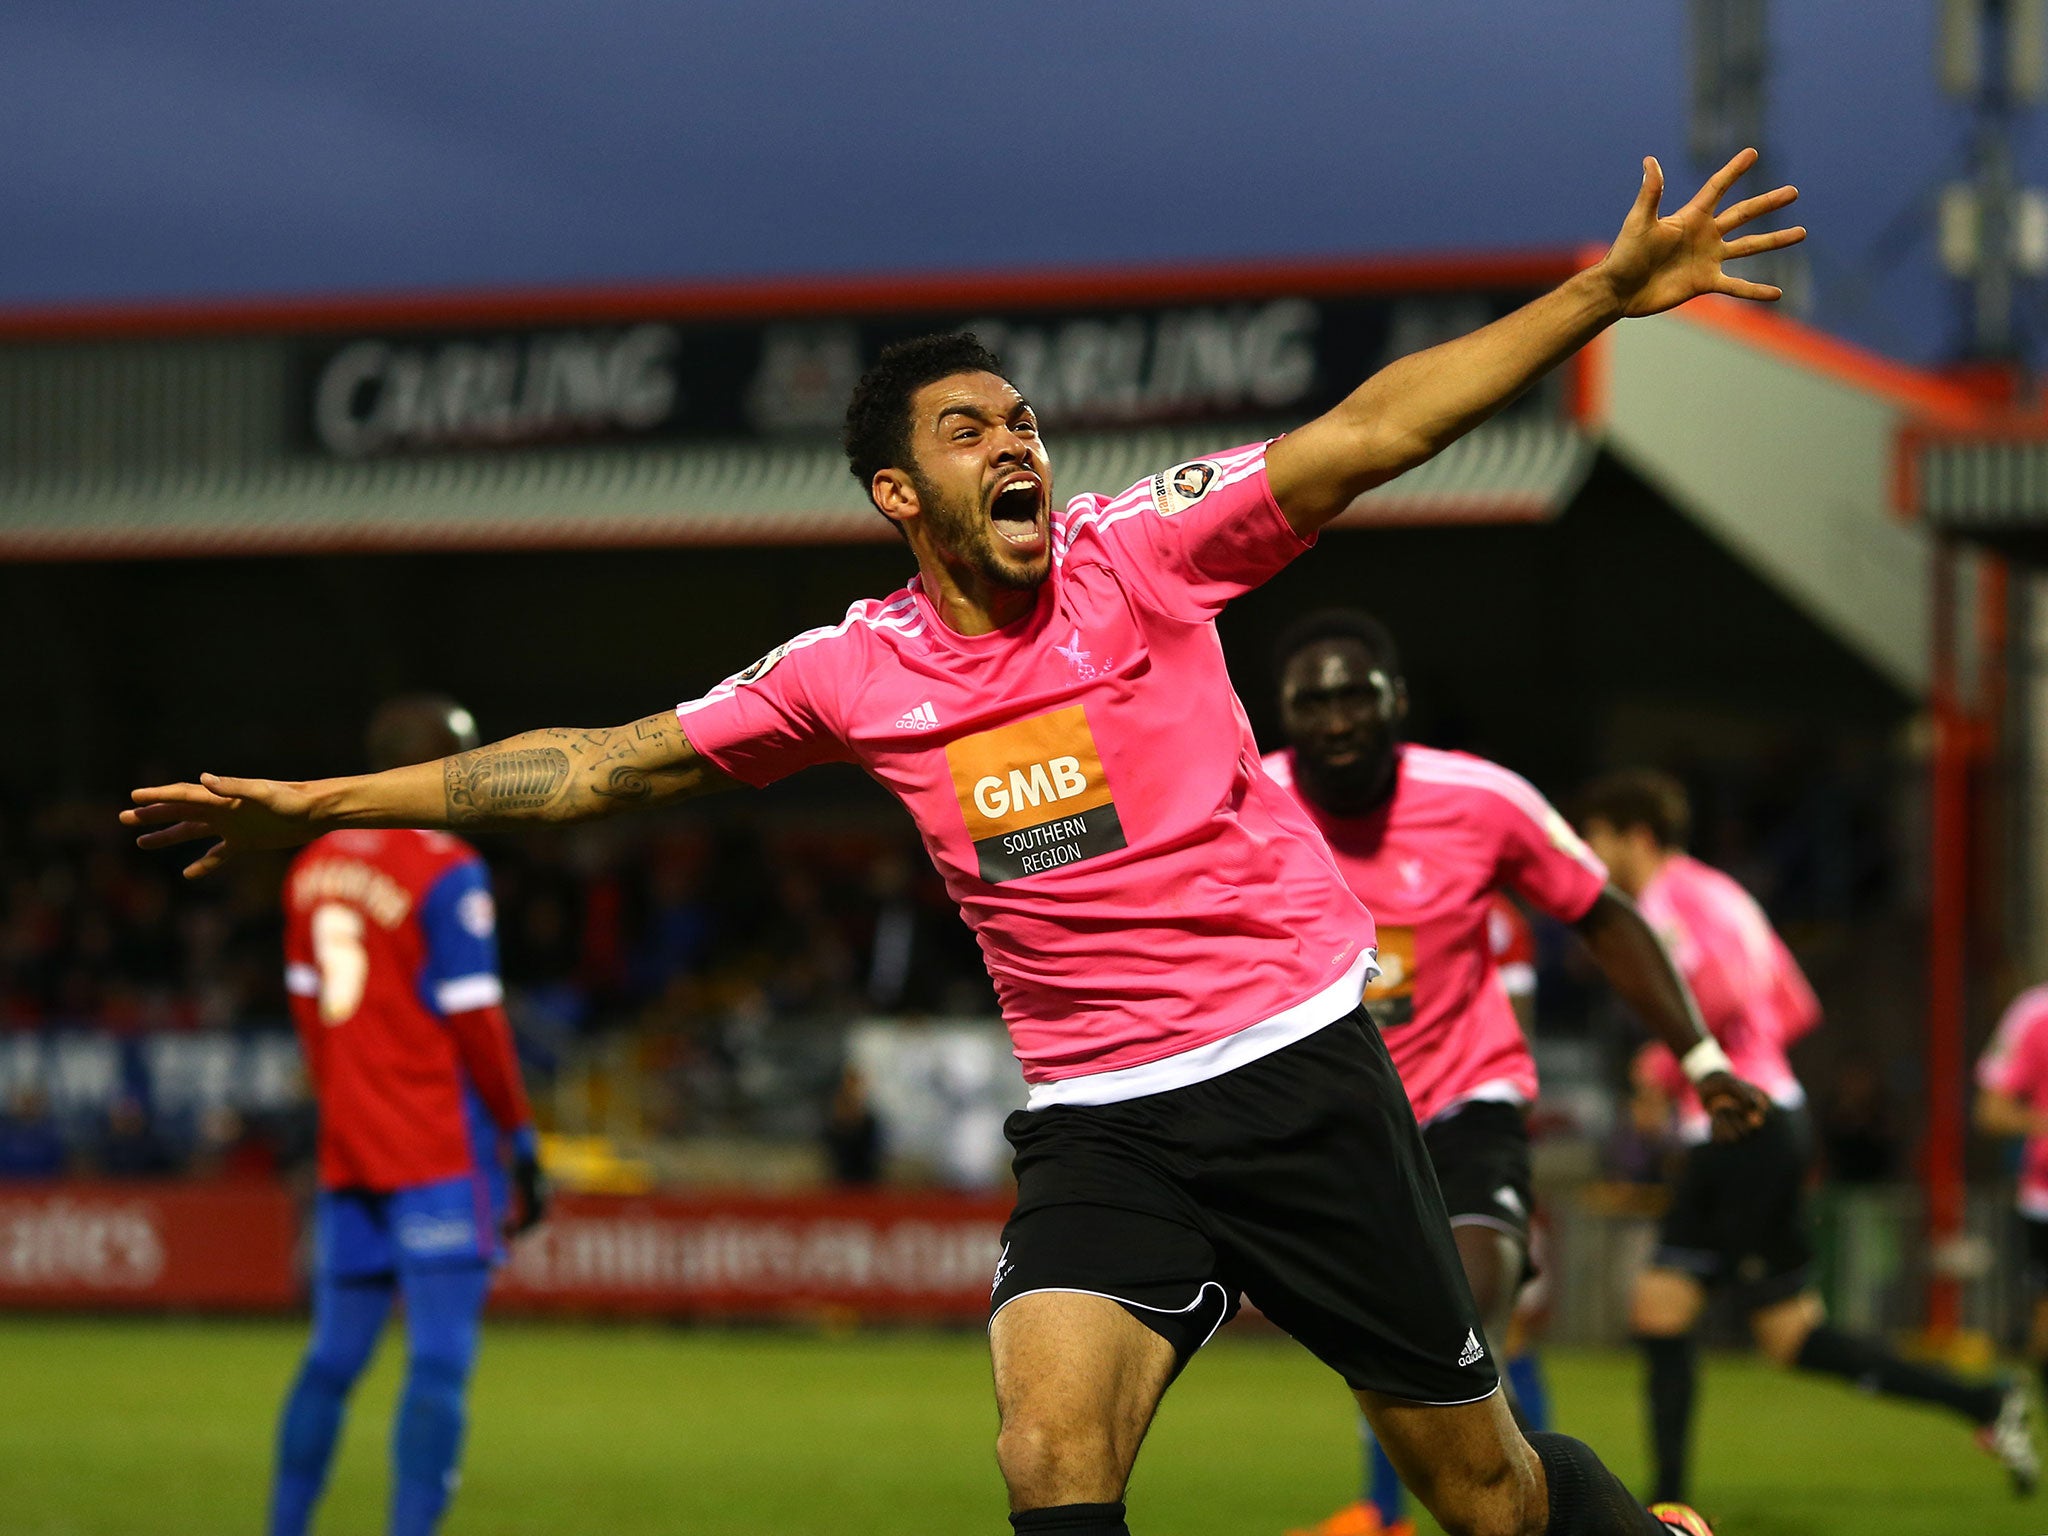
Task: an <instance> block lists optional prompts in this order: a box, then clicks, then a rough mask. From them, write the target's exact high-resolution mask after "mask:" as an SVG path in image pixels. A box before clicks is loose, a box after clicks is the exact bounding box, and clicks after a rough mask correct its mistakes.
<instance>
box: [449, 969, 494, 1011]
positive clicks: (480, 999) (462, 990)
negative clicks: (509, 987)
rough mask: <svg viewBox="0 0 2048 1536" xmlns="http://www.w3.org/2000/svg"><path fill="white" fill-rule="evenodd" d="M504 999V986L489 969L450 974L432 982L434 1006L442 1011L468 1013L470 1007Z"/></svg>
mask: <svg viewBox="0 0 2048 1536" xmlns="http://www.w3.org/2000/svg"><path fill="white" fill-rule="evenodd" d="M504 1000H505V988H504V985H503V983H501V982H500V981H499V980H498V978H497V977H495V976H493V975H492V974H491V973H490V972H489V971H478V972H477V973H476V974H475V975H474V976H451V977H450V978H449V979H448V980H446V981H442V982H436V983H435V984H434V1006H435V1007H436V1008H439V1009H440V1010H441V1011H442V1012H443V1013H468V1012H469V1011H470V1010H471V1009H472V1008H489V1007H490V1006H491V1005H492V1004H494V1003H502V1002H503V1001H504Z"/></svg>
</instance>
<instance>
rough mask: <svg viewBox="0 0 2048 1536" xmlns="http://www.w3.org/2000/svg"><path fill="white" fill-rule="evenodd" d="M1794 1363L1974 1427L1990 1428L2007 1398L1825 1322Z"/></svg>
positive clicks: (1995, 1389) (1992, 1388)
mask: <svg viewBox="0 0 2048 1536" xmlns="http://www.w3.org/2000/svg"><path fill="white" fill-rule="evenodd" d="M1792 1363H1793V1364H1794V1365H1796V1366H1798V1367H1799V1369H1800V1370H1802V1371H1819V1372H1821V1373H1822V1374H1823V1375H1827V1376H1839V1377H1841V1378H1842V1379H1843V1380H1844V1381H1853V1382H1854V1383H1855V1384H1856V1385H1857V1386H1859V1387H1861V1388H1862V1389H1863V1390H1864V1391H1866V1392H1877V1393H1880V1394H1882V1395H1883V1396H1885V1397H1908V1398H1912V1399H1913V1400H1915V1401H1916V1402H1922V1403H1938V1404H1940V1405H1941V1406H1942V1407H1944V1408H1948V1409H1952V1410H1953V1411H1954V1412H1956V1413H1959V1414H1961V1415H1962V1416H1963V1417H1964V1418H1966V1419H1968V1420H1969V1421H1970V1422H1971V1423H1973V1424H1989V1423H1990V1422H1991V1421H1992V1420H1993V1419H1995V1418H1997V1417H1998V1408H1999V1405H2000V1404H2001V1403H2002V1402H2003V1401H2004V1400H2005V1393H2004V1391H2003V1390H2002V1389H2001V1388H1999V1387H1998V1386H1997V1385H1995V1384H1992V1383H1988V1382H1981V1381H1965V1380H1963V1378H1962V1377H1960V1376H1957V1375H1955V1374H1953V1373H1952V1372H1949V1371H1945V1370H1942V1369H1941V1368H1940V1367H1939V1366H1934V1365H1915V1364H1914V1363H1913V1362H1912V1361H1910V1360H1901V1359H1900V1358H1899V1357H1898V1356H1897V1355H1895V1354H1893V1353H1892V1351H1891V1349H1890V1347H1889V1346H1887V1345H1885V1344H1882V1343H1880V1342H1879V1341H1878V1340H1876V1339H1866V1338H1861V1337H1859V1336H1857V1335H1856V1334H1853V1333H1844V1332H1842V1330H1841V1329H1839V1328H1830V1327H1829V1326H1828V1325H1827V1324H1826V1323H1822V1324H1821V1325H1820V1326H1819V1327H1818V1328H1816V1329H1814V1330H1813V1332H1811V1333H1809V1334H1808V1335H1807V1336H1806V1342H1805V1343H1804V1344H1802V1345H1800V1346H1799V1357H1798V1358H1797V1359H1796V1360H1794V1361H1793V1362H1792Z"/></svg>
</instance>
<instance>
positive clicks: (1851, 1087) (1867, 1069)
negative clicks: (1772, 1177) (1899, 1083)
mask: <svg viewBox="0 0 2048 1536" xmlns="http://www.w3.org/2000/svg"><path fill="white" fill-rule="evenodd" d="M1818 1118H1819V1121H1820V1138H1821V1150H1822V1153H1823V1155H1824V1157H1825V1159H1826V1163H1827V1170H1828V1176H1829V1177H1830V1178H1832V1179H1834V1180H1835V1181H1836V1182H1837V1183H1842V1184H1883V1183H1887V1182H1889V1181H1890V1180H1892V1179H1895V1178H1897V1177H1898V1175H1899V1164H1900V1160H1901V1158H1900V1154H1901V1140H1900V1131H1899V1113H1898V1106H1897V1105H1896V1104H1895V1103H1894V1102H1893V1100H1892V1095H1891V1090H1890V1089H1889V1088H1887V1087H1886V1086H1885V1081H1884V1074H1883V1073H1882V1072H1880V1071H1879V1070H1878V1066H1877V1063H1876V1062H1874V1061H1872V1060H1871V1059H1870V1058H1869V1057H1867V1056H1852V1057H1850V1058H1849V1059H1848V1060H1847V1061H1845V1062H1843V1063H1841V1065H1840V1066H1839V1067H1837V1068H1836V1071H1835V1081H1834V1085H1833V1086H1832V1087H1831V1088H1830V1089H1829V1090H1828V1093H1827V1095H1826V1097H1825V1098H1824V1099H1823V1100H1822V1102H1821V1105H1820V1114H1819V1117H1818Z"/></svg>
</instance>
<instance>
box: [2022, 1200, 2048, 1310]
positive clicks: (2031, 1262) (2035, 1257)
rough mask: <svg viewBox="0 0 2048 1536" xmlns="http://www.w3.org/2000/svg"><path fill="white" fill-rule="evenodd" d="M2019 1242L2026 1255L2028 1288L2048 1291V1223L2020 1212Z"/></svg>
mask: <svg viewBox="0 0 2048 1536" xmlns="http://www.w3.org/2000/svg"><path fill="white" fill-rule="evenodd" d="M2020 1241H2021V1244H2022V1250H2023V1251H2024V1252H2025V1254H2026V1274H2027V1284H2028V1286H2029V1287H2030V1288H2032V1289H2033V1290H2036V1291H2048V1221H2043V1220H2042V1219H2041V1218H2040V1217H2038V1216H2028V1215H2026V1214H2025V1213H2024V1212H2022V1213H2021V1215H2020Z"/></svg>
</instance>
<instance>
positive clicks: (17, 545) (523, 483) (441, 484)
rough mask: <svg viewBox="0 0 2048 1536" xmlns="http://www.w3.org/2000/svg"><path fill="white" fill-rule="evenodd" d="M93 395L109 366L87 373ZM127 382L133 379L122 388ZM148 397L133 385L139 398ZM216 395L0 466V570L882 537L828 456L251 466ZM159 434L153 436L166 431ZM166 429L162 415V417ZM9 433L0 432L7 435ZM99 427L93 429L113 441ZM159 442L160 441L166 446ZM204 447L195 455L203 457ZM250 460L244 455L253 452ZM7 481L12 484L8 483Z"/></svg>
mask: <svg viewBox="0 0 2048 1536" xmlns="http://www.w3.org/2000/svg"><path fill="white" fill-rule="evenodd" d="M104 377H106V378H107V382H108V384H109V385H110V386H113V385H115V384H116V383H118V381H119V379H120V377H121V376H120V375H119V374H118V372H116V373H114V374H112V375H108V376H104ZM127 379H128V382H129V386H130V387H133V385H134V375H132V374H131V375H128V376H127ZM146 392H147V391H146ZM236 393H237V392H236V391H234V390H232V389H230V390H225V391H222V390H194V391H192V392H191V395H189V396H188V395H186V394H185V392H184V391H183V390H179V389H171V390H169V391H168V394H157V396H156V398H157V399H158V400H159V401H168V400H175V399H178V398H193V397H196V398H198V399H201V400H204V401H210V402H213V403H212V404H210V405H207V406H204V407H203V408H202V409H203V410H204V411H205V412H206V419H205V420H204V421H203V422H195V423H194V424H193V431H194V433H195V435H196V436H197V437H198V438H199V439H200V440H201V441H202V442H204V443H206V444H207V445H208V447H207V448H200V449H199V451H193V450H194V448H195V447H198V445H197V444H195V443H194V441H193V439H192V438H191V437H187V438H185V439H184V441H183V444H182V446H183V448H184V450H185V451H182V452H178V451H166V450H165V447H164V445H163V444H162V442H161V440H160V439H159V440H154V441H133V440H131V441H126V442H121V443H115V442H112V441H107V442H103V443H101V444H99V445H98V447H99V449H101V450H102V451H93V448H92V445H88V444H86V443H85V442H83V441H82V440H81V441H75V442H66V443H65V444H64V445H62V446H64V448H65V449H66V451H64V452H62V453H57V454H50V453H44V454H41V455H38V458H39V460H40V462H37V463H34V464H24V463H23V462H21V460H19V459H14V460H12V461H0V557H9V558H15V559H97V558H116V557H128V556H137V555H165V554H186V555H197V554H253V553H278V552H309V553H310V552H318V551H328V550H380V549H390V550H398V549H435V548H439V549H460V548H478V549H481V548H517V547H538V546H557V547H569V546H603V545H614V546H616V545H633V544H645V545H668V544H730V543H775V542H797V541H814V542H838V541H849V540H866V539H886V538H890V537H893V536H894V535H893V534H892V532H891V530H890V529H889V527H888V525H887V524H886V523H885V522H884V521H883V519H882V518H881V517H880V516H879V514H877V513H876V512H875V511H874V510H873V509H872V508H871V507H870V506H869V505H868V504H867V502H866V500H865V498H864V497H862V496H861V494H860V492H859V488H858V487H857V486H855V484H854V483H853V481H852V479H851V477H850V476H848V474H847V473H846V468H845V461H844V460H843V459H842V458H841V456H840V454H839V451H838V449H837V447H836V446H834V445H831V444H828V443H801V444H764V443H733V444H702V443H697V444H660V445H650V444H639V445H635V446H630V447H626V446H603V447H586V448H570V447H557V448H549V449H544V450H529V451H524V452H495V453H469V454H450V455H437V456H432V457H418V458H400V459H383V460H377V461H372V462H342V461H336V460H332V459H325V458H316V457H313V456H311V455H309V454H300V455H287V454H280V453H276V452H265V451H263V449H262V448H261V447H258V446H257V444H256V443H254V442H252V441H251V438H252V437H253V438H257V439H261V438H262V437H264V436H266V435H267V434H266V433H264V432H263V430H262V427H261V426H260V425H259V426H257V427H256V428H255V430H254V431H251V423H250V422H249V421H248V420H247V418H246V417H240V418H238V417H237V415H236V413H235V412H234V411H232V410H230V409H227V408H225V407H224V406H222V405H221V404H220V401H221V398H222V396H223V395H224V394H225V395H228V396H233V395H234V394H236ZM141 414H142V415H145V416H151V415H155V416H156V419H157V420H158V422H159V426H160V428H161V429H163V430H169V428H168V427H166V426H165V424H164V418H163V416H161V415H158V414H157V413H154V412H150V411H147V410H145V411H143V412H141ZM170 414H171V416H172V417H174V418H175V416H176V415H177V413H176V412H175V411H173V412H171V413H170ZM22 426H23V424H22V423H21V422H20V421H19V420H17V421H16V422H15V423H14V429H15V430H21V429H22ZM1280 429H1281V424H1272V423H1246V424H1244V425H1243V426H1241V427H1237V428H1232V427H1229V426H1224V427H1216V426H1204V427H1199V428H1174V429H1150V430H1133V431H1121V432H1096V433H1079V432H1074V433H1066V434H1063V435H1060V436H1058V437H1056V438H1055V439H1053V442H1052V447H1053V450H1054V454H1055V457H1054V463H1055V467H1056V472H1057V475H1058V489H1059V492H1060V493H1061V494H1063V495H1074V494H1077V493H1079V492H1082V491H1091V490H1092V491H1109V492H1113V491H1118V490H1122V489H1123V488H1124V487H1126V486H1128V485H1131V484H1133V483H1135V482H1136V481H1138V480H1140V479H1142V478H1144V477H1145V476H1147V475H1149V474H1151V473H1153V472H1154V471H1156V470H1159V469H1163V468H1166V467H1168V466H1170V465H1173V464H1177V463H1180V462H1183V461H1185V460H1188V459H1193V458H1198V457H1200V456H1202V455H1203V454H1204V453H1211V452H1215V451H1216V450H1218V449H1220V448H1223V447H1227V446H1229V445H1231V444H1233V443H1239V442H1247V441H1252V440H1254V439H1256V438H1258V437H1262V436H1271V435H1273V433H1275V432H1277V431H1279V430H1280ZM112 430H113V429H109V431H112ZM172 436H173V437H174V438H175V437H176V436H177V434H176V433H175V432H173V433H172ZM209 448H210V450H211V451H208V449H209ZM252 449H253V450H254V451H252ZM1593 454H1594V448H1593V445H1592V444H1591V443H1590V442H1589V441H1588V440H1587V439H1586V438H1585V436H1584V435H1583V434H1582V433H1580V432H1578V431H1577V430H1576V429H1575V428H1572V427H1570V426H1567V425H1564V424H1560V423H1554V422H1547V421H1521V422H1494V423H1489V424H1488V425H1487V426H1485V427H1483V428H1481V429H1480V430H1479V431H1478V432H1476V433H1474V434H1473V435H1472V436H1470V437H1468V438H1466V439H1465V440H1463V441H1461V442H1459V443H1457V444H1455V445H1453V447H1452V448H1451V449H1449V450H1448V451H1447V452H1445V453H1444V454H1443V455H1441V456H1440V457H1439V458H1437V459H1436V460H1434V461H1432V462H1431V463H1429V464H1427V465H1424V466H1423V467H1422V468H1420V469H1418V470H1415V471H1413V472H1412V473H1410V474H1408V475H1405V476H1403V477H1402V478H1401V479H1400V480H1397V481H1395V482H1393V483H1392V484H1390V485H1387V486H1383V487H1381V488H1380V489H1379V490H1377V491H1374V492H1373V493H1371V494H1370V495H1369V496H1367V497H1365V498H1362V499H1361V502H1360V505H1359V506H1358V507H1357V508H1355V509H1354V510H1353V511H1352V512H1351V513H1348V514H1347V515H1346V516H1347V520H1348V521H1351V522H1353V523H1358V522H1381V523H1416V522H1487V521H1531V520H1539V519H1542V518H1545V517H1550V516H1554V515H1556V513H1557V512H1558V511H1560V510H1561V509H1562V508H1563V506H1564V504H1565V503H1566V501H1568V500H1569V499H1570V497H1571V495H1572V494H1573V493H1574V492H1575V491H1576V490H1577V489H1578V486H1579V484H1580V483H1581V481H1582V480H1583V479H1584V477H1585V474H1586V472H1587V470H1588V469H1589V468H1590V466H1591V462H1592V458H1593ZM10 471H12V472H11V473H10Z"/></svg>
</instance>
